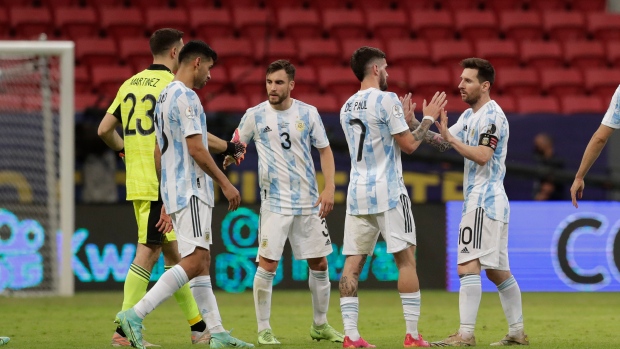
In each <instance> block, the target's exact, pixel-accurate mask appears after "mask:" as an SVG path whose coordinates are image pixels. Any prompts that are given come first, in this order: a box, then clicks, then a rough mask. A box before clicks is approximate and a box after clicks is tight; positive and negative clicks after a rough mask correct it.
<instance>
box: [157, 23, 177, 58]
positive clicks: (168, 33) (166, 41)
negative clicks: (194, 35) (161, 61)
mask: <svg viewBox="0 0 620 349" xmlns="http://www.w3.org/2000/svg"><path fill="white" fill-rule="evenodd" d="M182 38H183V32H182V31H180V30H176V29H172V28H163V29H158V30H156V31H155V32H154V33H153V35H151V39H150V40H149V46H151V53H152V54H153V56H160V55H162V54H165V53H166V52H168V50H170V49H171V48H172V47H174V46H175V45H176V44H178V43H179V41H180V40H181V39H182Z"/></svg>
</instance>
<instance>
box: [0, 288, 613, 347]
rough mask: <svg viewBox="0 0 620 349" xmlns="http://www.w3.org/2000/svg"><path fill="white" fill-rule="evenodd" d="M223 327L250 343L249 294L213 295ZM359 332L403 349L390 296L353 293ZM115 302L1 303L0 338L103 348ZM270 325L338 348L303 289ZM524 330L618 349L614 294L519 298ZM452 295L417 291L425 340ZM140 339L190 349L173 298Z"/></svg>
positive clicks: (493, 328)
mask: <svg viewBox="0 0 620 349" xmlns="http://www.w3.org/2000/svg"><path fill="white" fill-rule="evenodd" d="M216 296H217V299H218V303H219V306H220V312H221V314H222V318H223V319H224V326H225V327H226V328H227V329H230V328H234V331H233V334H234V335H235V336H238V337H239V338H241V339H244V340H248V341H251V342H253V343H256V320H255V315H254V305H253V300H252V294H251V293H249V292H246V293H243V294H226V293H224V292H217V293H216ZM359 296H360V326H359V327H360V332H361V333H362V335H363V337H364V338H365V339H366V340H368V341H369V342H370V343H373V344H375V345H377V347H378V348H402V340H403V337H404V326H405V325H404V320H403V315H402V308H401V305H400V298H399V297H398V293H397V292H396V291H395V290H394V291H361V292H360V295H359ZM121 301H122V294H121V293H119V292H109V293H79V294H77V295H76V296H75V297H73V298H0V336H9V337H11V342H10V343H9V344H8V345H7V349H8V348H13V349H18V348H22V349H27V348H46V349H56V348H59V349H60V348H62V349H66V348H110V346H109V340H110V338H111V336H112V332H113V331H114V324H113V323H112V321H113V319H114V315H115V314H116V312H117V311H118V308H119V307H120V304H121ZM273 303H274V306H273V310H272V317H271V318H272V321H271V325H272V328H273V330H274V333H275V334H276V336H277V337H278V339H279V340H280V341H281V342H282V346H281V348H339V347H341V346H340V345H338V344H333V343H325V342H320V343H317V342H312V341H311V340H310V336H309V327H310V325H311V322H312V308H311V298H310V293H309V292H308V291H282V290H276V292H275V294H274V302H273ZM523 303H524V315H525V328H526V332H527V333H528V334H529V337H530V342H531V343H532V345H531V347H534V348H618V347H620V339H618V337H616V336H615V335H616V334H617V331H618V328H619V327H618V326H619V325H618V324H619V323H620V315H619V312H618V309H620V295H619V294H617V293H567V294H558V293H526V294H524V295H523ZM338 304H339V302H338V294H337V293H332V298H331V308H330V311H329V316H328V318H329V322H330V323H331V324H332V325H334V327H335V328H337V329H338V330H342V322H341V318H340V308H339V306H338ZM505 321H506V320H505V319H504V314H503V312H502V308H501V304H500V302H499V297H498V296H497V294H496V293H485V294H484V295H483V297H482V304H481V307H480V312H479V314H478V323H477V325H476V339H477V341H478V346H481V347H483V346H484V347H486V346H488V344H489V343H491V342H493V341H497V340H499V339H500V338H502V337H503V336H504V335H505V334H506V327H507V325H506V323H505ZM458 322H459V320H458V294H455V293H446V292H441V291H424V290H423V291H422V316H421V319H420V324H419V328H420V331H421V333H422V334H423V335H424V338H425V339H427V340H440V339H443V337H445V336H446V335H448V334H450V333H451V332H454V330H456V329H457V327H458ZM144 324H145V326H146V331H145V332H144V335H145V338H146V339H147V340H149V341H150V342H152V343H157V344H160V345H162V347H163V348H170V349H172V348H174V349H184V348H192V345H191V344H189V336H190V335H189V328H188V327H187V326H186V322H185V321H184V319H183V315H182V313H181V310H180V309H179V308H178V307H177V305H176V303H175V302H174V300H173V299H170V300H168V301H166V302H165V303H164V304H162V305H161V306H160V307H159V308H158V309H156V310H155V311H154V312H153V313H152V314H151V315H149V316H148V318H147V319H146V320H145V323H144Z"/></svg>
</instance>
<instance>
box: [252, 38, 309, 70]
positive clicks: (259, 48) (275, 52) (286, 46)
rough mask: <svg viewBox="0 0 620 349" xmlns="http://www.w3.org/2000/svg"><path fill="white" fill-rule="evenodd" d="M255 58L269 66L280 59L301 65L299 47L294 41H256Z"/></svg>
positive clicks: (285, 39)
mask: <svg viewBox="0 0 620 349" xmlns="http://www.w3.org/2000/svg"><path fill="white" fill-rule="evenodd" d="M253 44H254V56H255V57H256V58H257V60H259V61H260V62H262V63H265V64H269V63H271V62H273V61H275V60H278V59H286V60H288V61H289V62H291V63H293V64H298V63H299V57H298V54H297V47H295V42H294V41H293V40H292V39H287V38H284V39H276V38H273V39H269V40H264V39H261V40H255V41H254V42H253Z"/></svg>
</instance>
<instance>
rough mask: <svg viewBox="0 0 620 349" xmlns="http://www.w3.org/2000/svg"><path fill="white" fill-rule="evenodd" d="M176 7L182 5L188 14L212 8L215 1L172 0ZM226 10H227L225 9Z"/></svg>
mask: <svg viewBox="0 0 620 349" xmlns="http://www.w3.org/2000/svg"><path fill="white" fill-rule="evenodd" d="M174 1H175V2H176V5H177V7H183V8H185V9H187V10H188V12H189V13H190V16H191V15H192V11H200V10H205V9H207V8H211V9H213V7H214V5H215V2H214V1H213V0H174ZM226 12H228V11H226Z"/></svg>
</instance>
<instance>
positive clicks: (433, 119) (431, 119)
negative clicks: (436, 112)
mask: <svg viewBox="0 0 620 349" xmlns="http://www.w3.org/2000/svg"><path fill="white" fill-rule="evenodd" d="M424 120H430V121H431V123H434V122H435V118H433V117H432V116H428V115H426V116H425V117H423V118H422V122H424Z"/></svg>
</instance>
